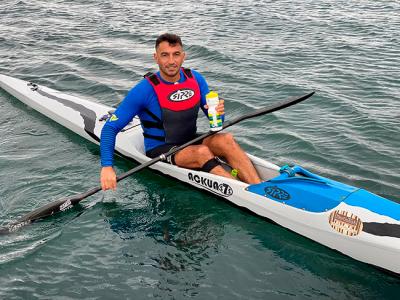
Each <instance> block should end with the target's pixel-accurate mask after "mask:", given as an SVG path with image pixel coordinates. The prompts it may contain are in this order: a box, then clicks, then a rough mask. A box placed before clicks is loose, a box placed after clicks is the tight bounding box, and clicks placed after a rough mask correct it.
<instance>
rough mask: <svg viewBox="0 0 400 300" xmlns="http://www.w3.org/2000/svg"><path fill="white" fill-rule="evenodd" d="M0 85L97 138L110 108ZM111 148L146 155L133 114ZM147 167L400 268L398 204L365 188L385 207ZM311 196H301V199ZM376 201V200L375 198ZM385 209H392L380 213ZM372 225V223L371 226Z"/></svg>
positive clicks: (12, 82)
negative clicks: (286, 195)
mask: <svg viewBox="0 0 400 300" xmlns="http://www.w3.org/2000/svg"><path fill="white" fill-rule="evenodd" d="M0 87H2V88H3V89H4V90H6V91H7V92H8V93H10V94H11V95H13V96H14V97H16V98H17V99H19V100H20V101H22V102H24V103H25V104H26V105H28V106H30V107H32V108H33V109H35V110H37V111H39V112H40V113H42V114H43V115H45V116H47V117H49V118H51V119H53V120H54V121H56V122H57V123H59V124H61V125H63V126H65V127H67V128H68V129H70V130H72V131H73V132H75V133H77V134H79V135H80V136H82V137H84V138H86V139H88V140H89V141H91V142H94V143H97V144H98V143H99V137H100V133H101V129H102V127H103V125H104V123H105V121H104V120H101V119H104V118H102V117H103V116H106V115H108V114H109V112H110V111H112V110H113V109H112V107H109V106H105V105H102V104H98V103H95V102H92V101H88V100H84V99H81V98H78V97H74V96H70V95H67V94H65V93H61V92H59V91H56V90H53V89H50V88H46V87H44V86H37V85H35V84H30V83H28V82H27V81H23V80H20V79H16V78H12V77H9V76H5V75H0ZM116 151H117V153H118V154H120V155H123V156H125V157H128V158H131V159H133V160H135V161H137V162H139V163H143V162H146V161H148V160H149V158H148V157H146V156H145V155H144V144H143V135H142V128H141V126H140V122H139V120H138V119H136V118H135V119H133V120H132V122H131V123H130V124H129V125H128V126H127V127H126V128H125V129H124V131H122V132H120V133H119V134H118V136H117V140H116ZM249 156H250V158H251V160H252V161H253V163H254V165H255V166H256V168H257V170H258V172H259V173H260V175H261V177H262V178H263V180H265V182H266V183H267V182H269V180H270V179H273V178H276V177H278V176H280V172H279V170H280V167H279V166H277V165H275V164H273V163H270V162H268V161H265V160H263V159H261V158H258V157H255V156H252V155H249ZM150 168H152V169H155V170H157V171H159V172H161V173H163V174H165V175H169V176H171V177H174V178H176V179H178V180H180V181H182V182H185V183H188V184H190V185H192V186H194V187H196V188H199V189H202V190H206V191H208V192H211V193H213V194H215V195H218V196H220V197H223V198H225V199H226V200H228V201H230V202H232V203H233V204H235V205H237V206H239V207H243V208H246V209H248V210H250V211H252V212H254V213H256V214H257V215H260V216H262V217H266V218H268V219H270V220H272V221H274V222H275V223H277V224H279V225H281V226H283V227H285V228H288V229H290V230H292V231H294V232H296V233H299V234H301V235H303V236H305V237H307V238H310V239H312V240H314V241H316V242H318V243H320V244H322V245H325V246H327V247H329V248H332V249H335V250H337V251H339V252H342V253H343V254H346V255H348V256H350V257H352V258H354V259H357V260H359V261H362V262H365V263H368V264H371V265H374V266H377V267H380V268H383V269H385V270H388V271H390V272H393V273H396V274H399V273H400V236H397V235H398V232H399V231H398V230H399V229H398V228H400V205H399V204H397V203H394V202H391V201H389V200H386V199H384V198H381V197H379V196H376V195H373V194H370V193H369V194H368V197H369V198H368V199H370V198H371V197H372V198H371V199H375V198H376V199H378V200H377V201H383V202H382V203H384V204H385V205H386V207H388V208H387V209H386V210H385V209H381V210H376V209H373V208H371V207H372V206H371V205H370V206H365V205H363V204H362V202H363V200H362V199H357V200H352V199H350V198H351V197H353V198H355V196H352V195H354V194H355V193H358V190H357V189H355V188H354V190H352V191H351V192H350V193H349V195H351V197H350V196H349V199H350V200H352V201H350V200H349V201H347V202H346V201H343V202H340V201H338V203H337V205H335V206H332V205H331V206H329V207H328V208H326V209H320V208H318V209H314V208H312V209H305V208H302V207H299V206H297V207H296V205H291V204H290V201H277V198H276V197H275V198H274V197H270V196H269V195H266V194H265V193H264V192H257V187H254V186H249V185H248V184H246V183H243V182H240V181H237V180H233V179H228V178H222V177H219V176H216V175H213V174H210V173H204V172H201V171H194V170H189V169H184V168H179V167H177V166H173V165H170V164H167V163H164V162H158V163H156V164H154V165H152V166H151V167H150ZM277 185H278V186H279V184H277ZM274 187H275V185H274ZM259 188H260V189H261V190H262V191H264V190H265V191H267V194H268V191H271V189H270V188H271V186H268V185H261V186H259ZM252 190H254V191H252ZM275 191H276V190H275ZM271 195H272V194H271ZM356 195H358V194H356ZM362 195H364V194H360V197H361V196H362ZM295 196H296V195H295ZM360 197H359V198H360ZM361 198H362V197H361ZM280 200H282V199H280ZM317 200H318V199H305V200H304V201H317ZM374 201H375V200H374ZM385 201H386V202H385ZM387 201H389V202H387ZM359 203H360V204H359ZM188 204H189V203H188ZM376 205H377V206H379V205H380V202H377V204H376ZM389 209H390V210H391V211H394V212H391V213H385V211H387V210H389ZM317 210H318V211H317ZM363 224H364V225H363ZM376 224H378V225H376ZM365 228H367V229H368V228H369V229H368V230H366V229H365ZM370 228H372V229H370ZM375 228H378V229H377V231H376V230H375ZM382 228H384V229H385V230H386V229H387V228H389V231H390V233H389V234H387V233H386V231H385V230H383V229H382ZM376 232H378V233H376ZM393 232H394V233H393Z"/></svg>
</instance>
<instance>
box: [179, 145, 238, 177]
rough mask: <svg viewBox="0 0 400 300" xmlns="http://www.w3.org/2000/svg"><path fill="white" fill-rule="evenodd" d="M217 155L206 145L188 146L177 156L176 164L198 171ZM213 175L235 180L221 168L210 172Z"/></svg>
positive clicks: (218, 167)
mask: <svg viewBox="0 0 400 300" xmlns="http://www.w3.org/2000/svg"><path fill="white" fill-rule="evenodd" d="M215 156H216V155H215V154H214V153H213V152H211V150H210V149H209V148H208V147H207V146H206V145H192V146H188V147H186V148H184V149H182V150H181V151H179V152H178V153H177V154H175V163H176V165H177V166H180V167H184V168H188V169H197V168H201V167H203V166H204V164H205V163H206V162H207V161H209V160H210V159H212V158H214V157H215ZM210 173H211V174H215V175H219V176H223V177H227V178H234V177H233V176H232V175H231V174H230V173H228V172H227V171H225V169H224V168H223V167H221V166H217V167H215V168H213V169H212V170H211V171H210Z"/></svg>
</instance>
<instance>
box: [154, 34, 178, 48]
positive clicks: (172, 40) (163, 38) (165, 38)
mask: <svg viewBox="0 0 400 300" xmlns="http://www.w3.org/2000/svg"><path fill="white" fill-rule="evenodd" d="M162 42H168V44H170V45H173V46H174V45H176V44H179V45H181V46H182V47H183V44H182V40H181V38H180V37H179V36H178V35H176V34H173V33H163V34H162V35H160V36H159V37H158V38H157V40H156V49H157V47H158V45H160V44H161V43H162Z"/></svg>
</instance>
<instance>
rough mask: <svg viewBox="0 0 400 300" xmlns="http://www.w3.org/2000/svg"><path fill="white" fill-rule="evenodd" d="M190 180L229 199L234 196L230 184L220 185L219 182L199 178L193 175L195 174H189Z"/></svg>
mask: <svg viewBox="0 0 400 300" xmlns="http://www.w3.org/2000/svg"><path fill="white" fill-rule="evenodd" d="M188 178H189V180H190V181H192V182H195V183H197V184H198V185H200V186H202V187H204V188H206V189H207V190H209V191H211V192H213V193H215V194H218V195H220V196H224V197H229V196H231V195H232V194H233V190H232V188H231V187H230V185H229V184H226V183H219V182H218V181H215V180H212V179H210V178H207V177H203V176H199V175H197V174H195V175H193V173H189V174H188Z"/></svg>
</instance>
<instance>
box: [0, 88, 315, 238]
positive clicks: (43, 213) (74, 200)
mask: <svg viewBox="0 0 400 300" xmlns="http://www.w3.org/2000/svg"><path fill="white" fill-rule="evenodd" d="M314 93H315V92H311V93H309V94H306V95H303V96H301V97H291V98H289V99H287V100H284V101H281V102H278V103H275V104H273V105H270V106H267V107H264V108H260V109H257V110H254V111H252V112H250V113H248V114H245V115H243V116H240V117H238V118H236V119H233V120H231V121H227V122H225V123H224V127H223V128H222V130H223V129H226V128H228V127H230V126H232V125H234V124H237V123H239V122H241V121H243V120H247V119H251V118H254V117H257V116H261V115H264V114H268V113H272V112H274V111H277V110H280V109H283V108H286V107H289V106H292V105H294V104H296V103H299V102H301V101H304V100H306V99H307V98H309V97H311V96H312V95H313V94H314ZM215 133H217V132H215V131H209V132H207V133H204V134H203V135H200V136H198V137H196V138H195V139H193V140H191V141H189V142H187V143H186V144H183V145H181V146H179V147H176V148H173V149H171V150H170V151H169V152H167V153H164V154H162V155H160V156H158V157H156V158H153V159H152V160H149V161H147V162H145V163H143V164H141V165H138V166H136V167H135V168H133V169H131V170H129V171H127V172H125V173H123V174H121V175H120V176H118V177H117V181H120V180H122V179H124V178H126V177H128V176H130V175H132V174H134V173H136V172H138V171H140V170H142V169H144V168H147V167H149V166H151V165H154V164H155V163H157V162H159V161H163V160H165V159H166V158H167V157H169V156H171V155H173V154H175V153H176V152H178V151H180V150H182V149H183V148H185V147H187V146H190V145H192V144H194V143H196V142H198V141H200V140H203V139H205V138H206V137H209V136H211V135H213V134H215ZM99 191H101V186H98V187H95V188H92V189H90V190H88V191H87V192H85V193H82V194H78V195H75V196H71V197H68V198H63V199H60V200H57V201H54V202H51V203H49V204H47V205H45V206H42V207H40V208H38V209H36V210H34V211H32V212H30V213H28V214H26V215H24V216H22V217H21V218H20V219H18V220H17V221H15V222H12V223H10V224H9V225H7V226H6V227H2V228H0V234H7V233H10V232H13V231H16V230H17V229H19V228H20V227H22V226H25V225H27V224H29V223H31V222H33V221H35V220H38V219H42V218H45V217H48V216H51V215H53V214H55V213H58V212H60V211H64V210H67V209H69V208H71V207H72V206H74V205H76V204H78V203H79V202H80V201H82V200H83V199H85V198H87V197H89V196H91V195H93V194H95V193H97V192H99Z"/></svg>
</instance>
